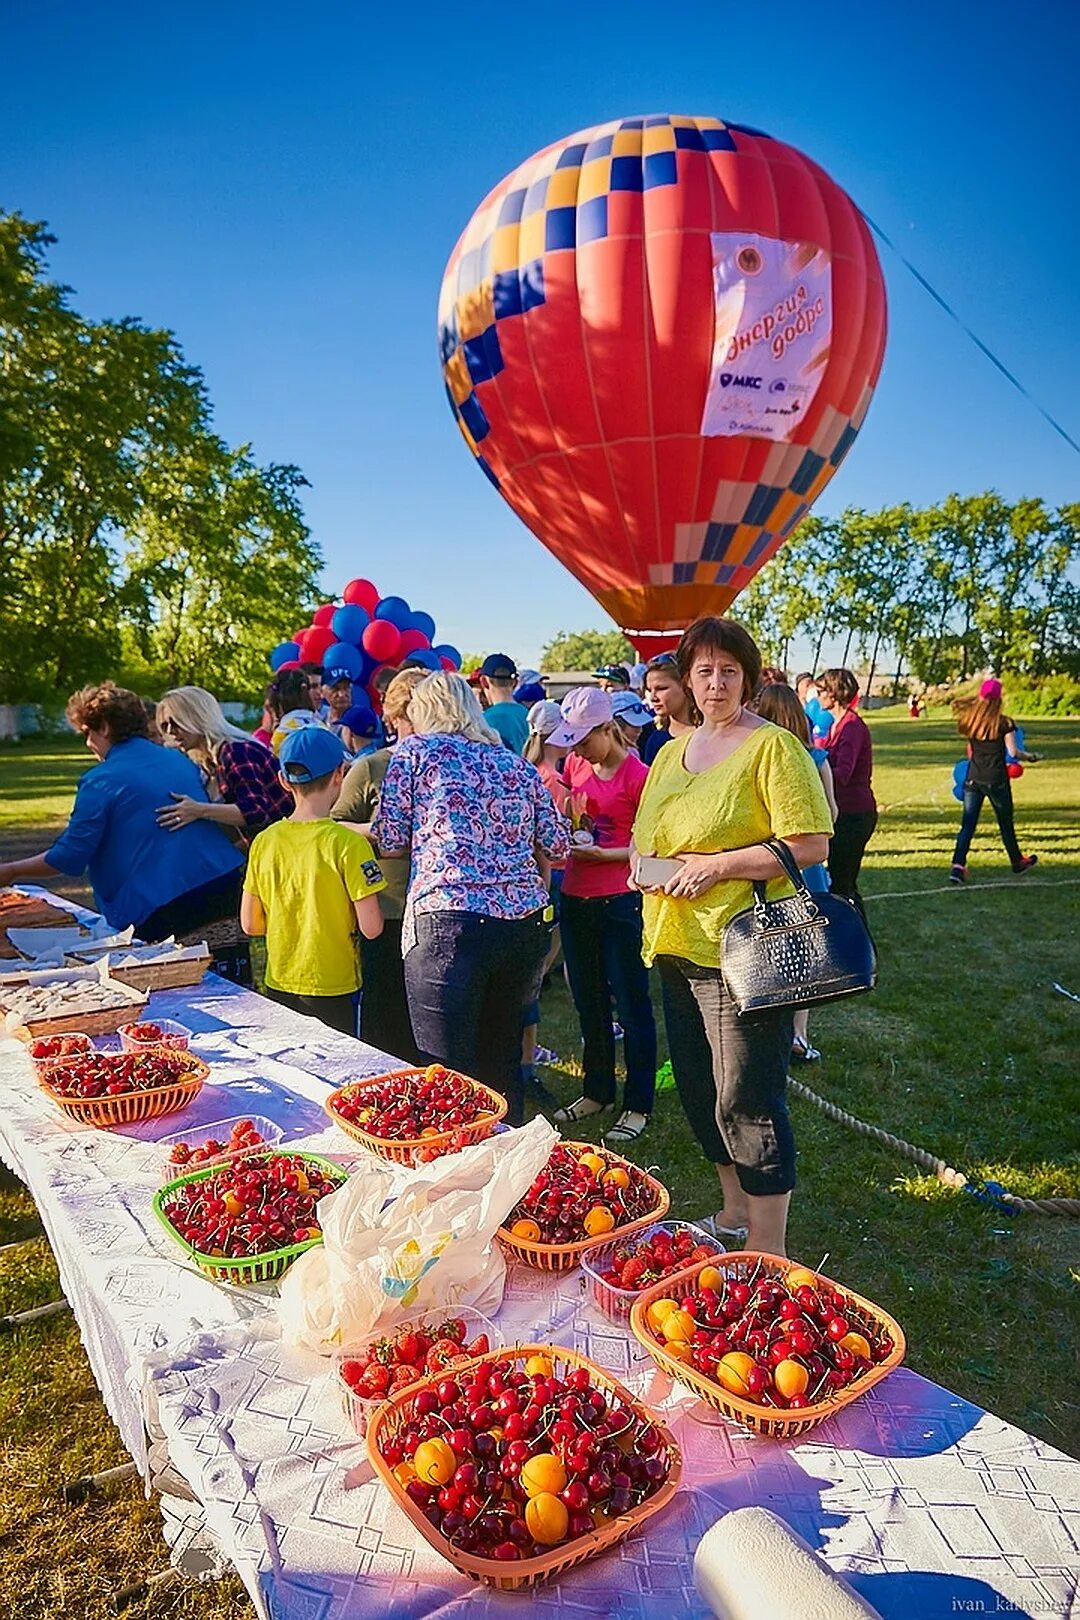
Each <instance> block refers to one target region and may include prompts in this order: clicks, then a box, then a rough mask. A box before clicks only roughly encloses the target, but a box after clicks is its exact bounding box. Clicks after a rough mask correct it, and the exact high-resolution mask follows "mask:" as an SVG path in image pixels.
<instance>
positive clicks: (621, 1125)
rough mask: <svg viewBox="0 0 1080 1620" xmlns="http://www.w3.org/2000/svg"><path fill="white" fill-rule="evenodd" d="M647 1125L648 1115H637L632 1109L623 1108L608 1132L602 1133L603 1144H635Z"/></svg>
mask: <svg viewBox="0 0 1080 1620" xmlns="http://www.w3.org/2000/svg"><path fill="white" fill-rule="evenodd" d="M648 1123H649V1116H648V1114H638V1113H635V1111H634V1110H633V1109H632V1108H624V1109H623V1111H622V1113H621V1114H620V1115H619V1117H618V1119H617V1120H616V1121H615V1123H614V1125H613V1126H612V1127H611V1129H610V1130H609V1131H605V1132H604V1141H605V1142H618V1143H619V1144H620V1146H621V1145H622V1143H623V1142H636V1141H637V1139H638V1137H639V1136H640V1135H641V1133H642V1131H643V1130H644V1129H645V1127H646V1125H647V1124H648Z"/></svg>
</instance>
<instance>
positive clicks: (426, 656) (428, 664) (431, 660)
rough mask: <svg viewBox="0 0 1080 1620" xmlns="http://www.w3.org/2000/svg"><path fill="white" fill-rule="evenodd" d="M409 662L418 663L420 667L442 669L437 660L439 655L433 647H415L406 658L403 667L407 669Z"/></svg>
mask: <svg viewBox="0 0 1080 1620" xmlns="http://www.w3.org/2000/svg"><path fill="white" fill-rule="evenodd" d="M410 664H419V665H420V667H421V668H422V669H433V670H436V671H438V670H441V669H442V664H441V663H440V662H439V655H438V653H437V652H436V651H435V649H434V647H417V649H416V651H415V652H411V653H410V654H409V656H408V658H406V660H405V663H404V666H403V667H404V668H406V669H407V668H408V667H409V665H410Z"/></svg>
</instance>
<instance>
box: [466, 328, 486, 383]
mask: <svg viewBox="0 0 1080 1620" xmlns="http://www.w3.org/2000/svg"><path fill="white" fill-rule="evenodd" d="M461 352H462V354H463V355H464V356H465V364H466V365H467V366H468V368H469V376H470V377H471V378H472V380H473V384H474V386H475V384H476V383H482V382H487V380H488V378H489V377H490V376H491V367H490V365H489V364H488V355H487V349H486V348H485V347H484V337H483V333H481V335H480V336H479V337H474V338H467V339H466V341H465V342H464V343H463V344H462V346H461Z"/></svg>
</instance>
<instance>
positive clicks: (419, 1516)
mask: <svg viewBox="0 0 1080 1620" xmlns="http://www.w3.org/2000/svg"><path fill="white" fill-rule="evenodd" d="M529 1356H548V1357H550V1359H551V1361H552V1362H553V1364H554V1367H555V1373H556V1376H560V1377H561V1376H562V1374H563V1373H565V1372H567V1371H568V1370H569V1369H571V1368H573V1367H587V1368H588V1370H589V1375H590V1377H591V1378H592V1380H593V1383H594V1384H595V1385H596V1386H597V1387H598V1388H599V1389H602V1390H604V1391H605V1393H607V1394H608V1395H609V1396H610V1395H617V1396H618V1397H619V1400H620V1401H621V1402H622V1404H623V1405H624V1406H625V1407H626V1408H627V1409H628V1410H629V1411H632V1412H633V1414H634V1416H635V1417H636V1418H638V1419H639V1421H640V1422H642V1423H649V1424H651V1425H652V1426H653V1427H654V1428H655V1429H656V1430H657V1431H658V1433H659V1434H660V1437H661V1440H662V1442H663V1446H664V1449H665V1451H666V1453H667V1458H668V1476H667V1479H666V1480H665V1481H664V1483H663V1484H662V1485H661V1486H660V1488H659V1490H658V1491H656V1492H655V1493H654V1494H653V1495H652V1496H650V1497H649V1498H648V1500H647V1501H645V1502H642V1503H641V1504H640V1506H638V1507H635V1508H631V1510H630V1512H629V1513H624V1514H622V1516H621V1517H619V1518H617V1519H611V1520H610V1521H609V1522H608V1523H607V1524H605V1525H604V1526H603V1528H602V1529H600V1530H596V1531H594V1532H593V1534H592V1535H590V1536H580V1537H579V1538H578V1539H577V1540H576V1541H573V1542H570V1543H569V1544H568V1545H567V1546H565V1547H553V1548H552V1549H551V1551H550V1552H548V1553H543V1554H540V1555H538V1556H537V1557H535V1558H522V1559H519V1560H518V1561H517V1562H516V1563H512V1564H504V1563H502V1562H501V1561H500V1560H499V1559H495V1558H477V1557H475V1556H474V1555H473V1554H472V1553H464V1552H458V1551H456V1550H455V1549H454V1547H453V1546H452V1545H451V1543H450V1542H449V1541H447V1539H446V1537H445V1536H444V1535H442V1534H441V1533H440V1531H438V1530H436V1528H435V1526H434V1525H433V1524H431V1523H430V1522H429V1520H428V1519H427V1518H426V1517H425V1515H424V1513H423V1510H422V1509H421V1508H420V1507H418V1506H417V1504H416V1503H415V1502H414V1501H413V1500H412V1498H411V1497H410V1496H408V1495H407V1494H406V1492H405V1491H404V1489H403V1488H402V1486H400V1485H399V1484H398V1482H397V1480H396V1479H395V1478H394V1475H393V1471H392V1470H391V1468H390V1467H389V1465H388V1464H387V1463H386V1462H385V1461H384V1460H383V1456H382V1449H381V1448H382V1446H383V1444H384V1443H385V1442H386V1441H388V1440H392V1439H393V1438H394V1437H395V1436H396V1435H398V1434H399V1433H400V1432H401V1430H402V1429H404V1428H406V1427H407V1426H408V1425H409V1423H410V1422H411V1421H412V1418H413V1414H414V1411H415V1406H416V1399H417V1396H418V1395H420V1394H421V1392H422V1391H423V1390H426V1389H434V1388H435V1386H436V1385H437V1384H438V1383H439V1381H440V1380H441V1379H442V1378H443V1377H444V1376H445V1374H443V1373H436V1374H434V1375H433V1376H432V1377H430V1378H425V1379H423V1380H422V1381H421V1382H420V1383H418V1384H412V1385H410V1386H409V1388H408V1389H403V1390H401V1391H399V1393H398V1394H396V1395H391V1396H390V1398H389V1400H387V1401H384V1402H383V1404H382V1405H381V1406H380V1407H379V1408H378V1409H377V1410H376V1411H375V1412H374V1413H373V1414H372V1416H371V1418H370V1419H369V1420H368V1428H367V1449H368V1455H369V1457H370V1458H371V1463H372V1466H373V1468H374V1469H375V1471H376V1473H377V1474H378V1476H379V1478H380V1479H381V1480H382V1482H383V1484H384V1485H385V1486H386V1488H387V1490H388V1491H389V1492H390V1495H391V1496H392V1497H393V1499H394V1501H395V1502H396V1503H397V1505H398V1507H399V1508H400V1509H401V1511H402V1512H403V1513H404V1514H405V1515H406V1517H407V1518H408V1519H409V1521H410V1523H411V1524H413V1525H414V1526H415V1528H416V1529H417V1530H419V1532H420V1534H421V1535H422V1536H423V1537H424V1539H425V1540H426V1541H429V1542H430V1543H431V1545H432V1546H433V1547H434V1548H435V1551H436V1552H437V1553H440V1554H441V1556H442V1557H443V1558H445V1559H446V1560H447V1562H448V1563H451V1564H453V1566H454V1568H455V1569H458V1570H460V1571H461V1573H462V1574H463V1575H468V1576H469V1578H470V1579H471V1580H474V1581H484V1582H486V1583H487V1584H488V1585H490V1586H497V1587H499V1588H500V1589H501V1590H502V1591H504V1592H513V1591H516V1590H519V1589H521V1588H523V1587H528V1586H536V1585H538V1584H539V1582H540V1581H546V1580H550V1579H551V1577H552V1576H553V1575H561V1574H563V1573H564V1571H566V1570H568V1569H573V1568H574V1567H575V1565H577V1564H583V1563H584V1562H585V1560H586V1559H587V1558H593V1557H595V1555H596V1554H597V1553H601V1552H606V1551H607V1549H608V1548H609V1547H614V1546H615V1545H616V1544H617V1543H618V1542H620V1541H622V1540H624V1539H625V1537H627V1536H628V1535H631V1534H632V1533H633V1531H635V1530H638V1529H640V1528H641V1526H642V1525H643V1524H644V1523H645V1522H646V1520H647V1519H651V1518H652V1516H653V1514H655V1513H659V1512H660V1510H661V1509H662V1508H664V1507H666V1506H667V1504H668V1503H669V1502H670V1500H671V1498H672V1497H673V1496H674V1495H675V1492H676V1490H677V1489H678V1484H679V1476H680V1474H681V1472H682V1453H681V1452H680V1451H679V1448H678V1446H677V1445H676V1443H675V1440H674V1437H673V1436H672V1434H671V1433H670V1431H669V1430H668V1429H666V1428H665V1427H664V1425H663V1423H661V1422H660V1420H659V1418H658V1417H657V1416H656V1414H655V1413H654V1412H651V1411H650V1410H649V1408H648V1407H647V1406H644V1405H643V1404H642V1402H641V1401H639V1400H638V1398H637V1396H636V1395H632V1394H631V1393H630V1391H629V1390H628V1389H627V1388H626V1387H625V1385H623V1384H620V1383H619V1381H618V1380H617V1379H616V1378H613V1377H612V1376H611V1374H610V1373H608V1372H605V1371H604V1370H603V1368H602V1367H598V1366H597V1365H596V1363H595V1362H592V1361H589V1360H587V1359H586V1357H584V1356H579V1355H578V1354H577V1353H576V1351H574V1350H567V1349H565V1348H564V1347H563V1346H562V1345H561V1344H516V1345H514V1347H513V1348H512V1349H507V1350H496V1351H493V1352H492V1354H491V1355H488V1356H477V1357H476V1358H475V1359H474V1360H472V1361H469V1362H466V1363H465V1364H464V1365H463V1366H459V1367H455V1368H454V1376H455V1377H456V1378H461V1377H463V1376H464V1375H465V1374H467V1373H468V1371H469V1369H470V1368H472V1367H479V1366H480V1365H481V1363H482V1362H485V1361H495V1360H498V1361H525V1360H527V1359H528V1357H529Z"/></svg>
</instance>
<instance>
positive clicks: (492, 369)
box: [480, 322, 506, 377]
mask: <svg viewBox="0 0 1080 1620" xmlns="http://www.w3.org/2000/svg"><path fill="white" fill-rule="evenodd" d="M480 337H481V341H482V343H483V345H484V354H485V356H486V358H487V368H488V376H489V377H497V376H498V375H499V372H500V371H502V370H504V369H505V366H506V361H505V360H504V359H503V352H502V345H501V344H500V342H499V334H498V331H497V329H496V327H495V323H494V322H492V324H491V325H490V326H489V327H488V328H487V330H486V331H484V332H482V333H481V334H480Z"/></svg>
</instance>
